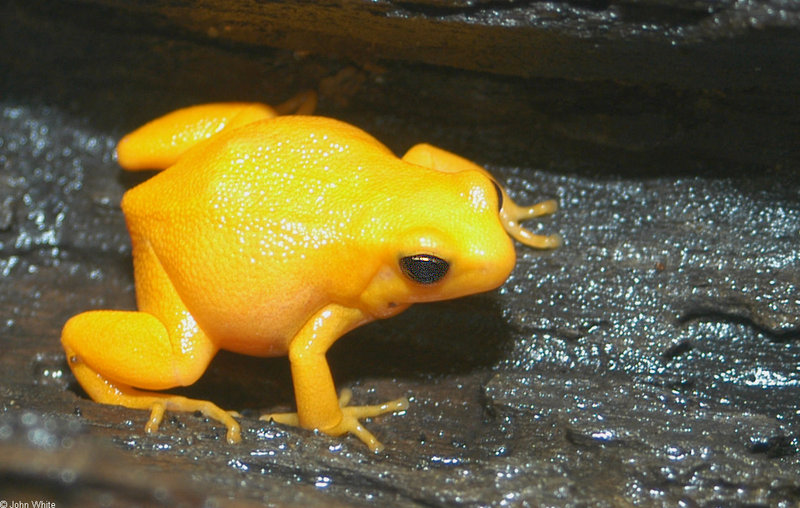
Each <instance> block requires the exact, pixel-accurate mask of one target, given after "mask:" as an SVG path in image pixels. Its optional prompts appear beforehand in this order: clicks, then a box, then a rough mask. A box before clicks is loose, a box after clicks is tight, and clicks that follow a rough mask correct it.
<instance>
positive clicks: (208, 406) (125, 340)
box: [61, 311, 240, 443]
mask: <svg viewBox="0 0 800 508" xmlns="http://www.w3.org/2000/svg"><path fill="white" fill-rule="evenodd" d="M61 342H62V345H63V346H64V351H65V353H66V356H67V361H68V363H69V366H70V369H72V372H73V374H74V375H75V378H76V379H77V380H78V382H79V383H80V385H81V387H83V389H84V390H85V391H86V393H87V394H88V395H89V396H90V397H91V398H92V399H93V400H95V401H96V402H100V403H103V404H113V405H120V406H125V407H129V408H134V409H150V410H151V413H150V419H149V421H148V423H147V425H146V427H145V430H146V431H147V432H148V433H151V432H155V431H157V430H158V426H159V424H160V423H161V419H162V417H163V415H164V411H165V410H171V411H188V412H195V411H200V412H201V413H203V414H204V415H205V416H206V417H208V418H211V419H214V420H217V421H219V422H221V423H223V424H224V425H225V426H226V427H227V440H228V442H230V443H236V442H238V441H239V440H240V427H239V424H238V423H237V422H236V421H235V420H234V419H233V418H232V417H231V416H230V415H229V414H228V413H227V412H226V411H223V410H222V409H220V408H219V407H217V406H216V405H215V404H213V403H211V402H208V401H203V400H193V399H188V398H186V397H181V396H177V395H171V394H166V393H156V392H150V391H144V390H141V389H139V388H144V389H147V390H160V389H166V388H172V387H175V386H180V385H187V384H191V382H193V381H194V380H195V379H196V378H198V377H199V376H200V374H202V371H203V370H204V369H205V367H206V366H207V364H208V361H210V357H209V358H208V360H206V361H202V360H201V361H199V362H198V358H196V357H194V356H192V357H191V361H186V360H185V359H182V358H181V357H180V356H177V357H176V356H175V354H174V353H173V351H172V344H171V343H170V340H169V337H168V335H167V332H166V328H165V327H164V325H163V324H162V323H161V322H160V321H159V320H158V319H157V318H156V317H155V316H152V315H150V314H147V313H144V312H127V311H91V312H84V313H83V314H78V315H77V316H75V317H73V318H72V319H70V320H69V321H68V322H67V324H66V325H65V326H64V330H63V332H62V336H61ZM212 356H213V354H212ZM134 386H136V387H139V388H134Z"/></svg>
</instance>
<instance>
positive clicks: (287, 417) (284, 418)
mask: <svg viewBox="0 0 800 508" xmlns="http://www.w3.org/2000/svg"><path fill="white" fill-rule="evenodd" d="M258 419H259V420H263V421H267V422H269V421H273V422H275V423H280V424H282V425H289V426H290V427H299V426H300V419H299V418H298V417H297V413H269V414H265V415H261V416H260V417H259V418H258Z"/></svg>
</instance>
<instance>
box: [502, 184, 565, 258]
mask: <svg viewBox="0 0 800 508" xmlns="http://www.w3.org/2000/svg"><path fill="white" fill-rule="evenodd" d="M557 209H558V203H557V202H556V201H555V200H554V199H550V200H548V201H542V202H541V203H536V204H535V205H533V206H519V205H518V204H516V203H515V202H514V201H512V200H511V198H509V197H508V195H507V194H506V193H505V191H503V208H502V210H500V218H501V219H502V222H503V227H504V228H505V230H506V232H508V234H509V235H511V236H512V237H514V238H515V239H516V240H517V241H518V242H520V243H522V244H525V245H528V246H530V247H535V248H537V249H554V248H556V247H558V246H560V245H561V236H560V235H537V234H534V233H531V232H530V231H528V230H527V229H525V228H523V227H522V226H521V225H520V222H521V221H524V220H527V219H532V218H534V217H541V216H542V215H549V214H551V213H553V212H555V211H556V210H557Z"/></svg>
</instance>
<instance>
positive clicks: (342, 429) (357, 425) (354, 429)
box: [260, 388, 408, 453]
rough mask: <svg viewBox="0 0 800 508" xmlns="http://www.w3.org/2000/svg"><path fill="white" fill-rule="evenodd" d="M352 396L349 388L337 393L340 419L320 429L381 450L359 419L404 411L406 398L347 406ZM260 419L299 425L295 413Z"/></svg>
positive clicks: (293, 425)
mask: <svg viewBox="0 0 800 508" xmlns="http://www.w3.org/2000/svg"><path fill="white" fill-rule="evenodd" d="M352 397H353V392H352V391H351V390H349V389H347V388H345V389H343V390H342V391H341V393H340V395H339V408H340V409H341V410H342V420H341V421H340V422H339V423H338V424H337V425H335V426H333V427H331V428H328V429H320V430H321V431H322V432H324V433H325V434H328V435H330V436H340V435H342V434H346V433H350V434H353V435H354V436H356V437H357V438H358V439H360V440H361V441H362V442H363V443H364V444H365V445H367V446H368V447H369V449H370V450H372V451H373V452H375V453H377V452H379V451H381V450H383V444H381V442H380V441H378V440H377V439H376V438H375V436H373V435H372V433H371V432H370V431H368V430H367V429H366V428H365V427H364V426H363V425H362V424H361V422H360V421H359V420H360V419H362V418H372V417H374V416H380V415H383V414H386V413H394V412H396V411H405V410H406V409H408V399H407V398H405V397H400V398H399V399H394V400H390V401H389V402H384V403H383V404H376V405H372V406H349V405H348V404H350V399H351V398H352ZM260 419H261V420H267V421H269V420H272V421H275V422H276V423H281V424H284V425H290V426H292V427H300V426H301V425H300V420H299V419H298V417H297V413H273V414H266V415H262V416H261V418H260Z"/></svg>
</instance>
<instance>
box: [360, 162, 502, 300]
mask: <svg viewBox="0 0 800 508" xmlns="http://www.w3.org/2000/svg"><path fill="white" fill-rule="evenodd" d="M405 183H406V185H407V188H404V189H398V190H396V191H394V193H393V194H394V198H393V199H391V200H390V201H389V202H388V203H389V204H388V205H386V206H387V207H391V208H389V209H386V210H384V211H383V212H382V213H381V214H380V215H381V216H382V217H388V218H390V219H391V223H389V224H387V223H384V224H383V226H384V227H385V229H384V230H383V231H384V234H383V235H382V238H381V246H380V251H381V252H382V253H383V255H382V256H381V257H382V262H381V266H380V268H379V270H378V272H377V273H376V274H375V275H374V276H373V278H372V280H371V281H370V282H369V285H368V287H367V288H366V290H365V291H364V293H363V294H362V298H363V299H364V301H365V303H367V304H368V305H369V307H371V308H372V310H373V312H375V311H377V312H378V314H382V312H381V309H383V308H385V309H386V313H387V314H390V313H391V310H390V309H391V308H395V307H397V306H402V307H403V308H405V306H407V305H408V304H412V303H417V302H426V301H436V300H448V299H451V298H457V297H460V296H465V295H469V294H473V293H480V292H484V291H489V290H491V289H494V288H496V287H498V286H500V285H501V284H503V282H504V281H505V280H506V279H507V278H508V276H509V275H510V273H511V270H512V269H513V268H514V264H515V262H516V255H515V252H514V245H513V242H512V240H511V238H510V237H509V234H508V233H507V232H506V230H505V228H504V225H503V221H502V219H501V216H500V213H501V209H502V206H503V192H502V190H501V189H500V187H498V186H497V185H496V184H495V183H494V182H493V180H491V179H490V178H488V177H487V176H486V175H485V174H482V173H480V172H477V171H464V172H460V173H442V172H438V171H434V170H431V172H430V173H428V174H427V177H426V178H425V179H424V180H422V181H417V182H408V181H407V182H405Z"/></svg>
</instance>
